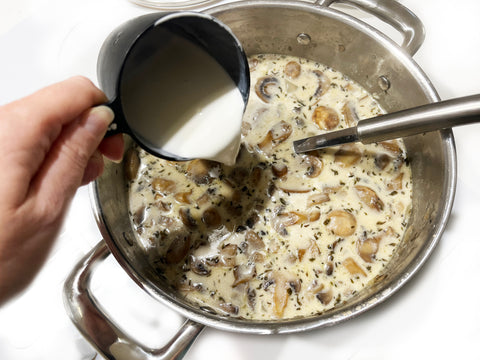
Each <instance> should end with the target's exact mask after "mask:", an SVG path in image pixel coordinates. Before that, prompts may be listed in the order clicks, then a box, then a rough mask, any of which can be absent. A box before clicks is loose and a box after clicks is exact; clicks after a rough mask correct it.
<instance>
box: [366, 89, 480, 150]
mask: <svg viewBox="0 0 480 360" xmlns="http://www.w3.org/2000/svg"><path fill="white" fill-rule="evenodd" d="M476 122H480V94H478V95H471V96H466V97H461V98H456V99H451V100H446V101H441V102H437V103H432V104H427V105H422V106H419V107H415V108H412V109H407V110H402V111H397V112H394V113H390V114H386V115H382V116H378V117H375V118H371V119H365V120H360V121H359V122H358V124H357V135H358V140H359V141H361V142H362V143H364V144H369V143H373V142H378V141H383V140H388V139H396V138H401V137H406V136H410V135H416V134H421V133H425V132H429V131H434V130H441V129H447V128H452V127H455V126H460V125H467V124H471V123H476Z"/></svg>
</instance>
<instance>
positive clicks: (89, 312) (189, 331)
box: [63, 241, 205, 360]
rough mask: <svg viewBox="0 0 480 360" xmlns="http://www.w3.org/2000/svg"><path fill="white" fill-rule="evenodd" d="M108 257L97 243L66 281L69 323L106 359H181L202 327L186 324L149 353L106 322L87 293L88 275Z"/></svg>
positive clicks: (65, 299) (64, 294) (188, 322)
mask: <svg viewBox="0 0 480 360" xmlns="http://www.w3.org/2000/svg"><path fill="white" fill-rule="evenodd" d="M108 255H110V251H109V250H108V248H107V246H106V244H105V242H104V241H100V242H99V243H98V244H97V245H96V246H95V247H94V248H93V249H92V250H91V251H90V252H89V253H88V254H86V255H85V256H84V257H83V258H82V259H81V260H80V261H79V263H78V264H77V265H76V267H75V268H74V269H73V270H72V272H71V274H70V275H69V277H68V278H67V280H66V282H65V285H64V289H63V298H64V304H65V308H66V310H67V313H68V315H69V316H70V319H71V320H72V322H73V323H74V324H75V326H76V327H77V328H78V330H79V331H80V332H81V333H82V335H83V336H84V337H85V338H86V339H87V340H88V341H89V342H90V343H91V344H92V345H93V346H94V347H95V348H96V350H97V351H98V352H99V353H100V354H101V355H102V356H103V357H105V358H106V359H111V360H126V359H129V360H147V359H148V360H153V359H155V360H166V359H171V360H180V359H182V358H183V357H184V356H185V354H186V352H187V351H188V349H189V348H190V346H191V345H192V344H193V342H194V341H195V339H196V338H197V336H198V335H199V334H200V333H201V332H202V330H203V328H204V327H205V326H204V325H202V324H199V323H196V322H194V321H191V320H186V321H185V323H184V324H183V325H182V327H181V328H180V330H178V332H177V333H176V334H175V336H174V337H173V338H172V339H171V340H170V341H169V342H168V343H167V344H166V345H165V346H163V347H162V348H160V349H150V348H148V347H146V346H144V345H142V344H139V343H137V342H136V341H135V340H133V339H132V338H131V337H130V336H128V334H125V333H124V332H123V331H122V330H121V329H120V328H119V327H118V326H116V325H115V324H114V323H113V322H112V321H111V320H110V319H109V318H108V316H107V315H106V313H105V312H104V311H102V309H101V308H100V306H99V304H98V301H97V300H96V299H95V297H94V295H93V294H92V292H91V290H90V279H91V274H92V271H93V270H94V269H95V268H96V266H97V265H98V264H99V263H100V262H101V261H103V260H105V258H106V257H107V256H108Z"/></svg>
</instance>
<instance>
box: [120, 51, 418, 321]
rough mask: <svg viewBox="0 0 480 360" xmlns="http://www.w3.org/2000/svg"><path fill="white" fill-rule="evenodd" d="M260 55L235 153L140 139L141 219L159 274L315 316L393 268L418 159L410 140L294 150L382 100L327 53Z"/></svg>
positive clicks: (258, 307) (215, 300) (216, 294)
mask: <svg viewBox="0 0 480 360" xmlns="http://www.w3.org/2000/svg"><path fill="white" fill-rule="evenodd" d="M249 61H250V69H251V83H252V88H251V94H250V100H249V104H248V106H247V109H246V112H245V115H244V117H243V124H242V146H241V150H240V152H239V155H238V157H237V160H236V163H235V165H234V166H225V165H221V164H219V163H216V162H210V161H204V160H194V161H190V162H183V163H181V162H178V163H175V162H168V161H164V160H161V159H158V158H155V157H153V156H151V155H148V154H146V153H145V152H144V151H142V150H133V151H132V152H131V153H130V154H129V156H130V158H129V159H130V160H129V161H128V162H127V163H128V164H130V165H129V166H128V167H127V174H128V176H129V178H130V180H131V181H130V189H129V191H130V209H131V214H132V216H131V220H132V225H133V227H134V228H135V230H136V232H137V234H138V236H137V240H138V245H139V246H141V247H142V248H144V250H145V251H146V252H147V254H148V256H149V258H150V260H151V262H152V264H153V265H154V266H155V268H156V269H157V270H158V274H159V276H161V277H163V278H165V279H166V280H167V281H168V283H169V284H170V286H171V287H172V288H173V289H175V290H176V291H178V292H179V293H180V294H181V295H182V296H184V297H185V298H187V299H189V300H191V301H192V302H194V303H196V304H198V305H199V306H208V307H210V308H213V309H215V311H217V312H219V313H223V314H226V315H229V316H238V317H242V318H247V319H257V320H274V319H280V318H295V317H300V316H313V315H315V314H319V313H322V312H324V311H326V310H328V309H331V308H333V307H335V306H337V305H339V304H343V303H344V302H345V301H348V299H349V298H351V297H352V296H354V295H355V294H357V293H358V292H359V291H361V290H362V289H364V288H365V287H367V286H369V284H370V283H371V282H372V281H373V280H374V279H375V278H376V277H377V276H378V275H380V274H381V273H382V270H383V269H384V267H385V266H386V264H387V263H388V261H389V260H390V259H391V257H392V254H393V253H394V251H395V249H396V247H397V245H398V244H399V242H400V241H401V239H402V237H403V233H404V231H405V227H406V223H407V222H408V217H409V212H410V206H411V187H412V182H411V181H412V180H411V171H410V167H409V165H408V162H407V161H406V153H405V148H404V145H403V142H402V141H401V140H394V141H388V142H382V143H379V144H371V145H362V144H350V145H343V146H340V147H334V148H330V149H324V150H319V151H315V152H311V153H309V154H296V153H295V152H294V150H293V145H292V143H293V140H296V139H300V138H304V137H306V136H309V135H314V134H319V133H322V132H325V131H331V130H334V129H340V128H344V127H348V126H352V125H354V124H355V123H356V121H357V119H358V118H359V119H362V118H369V117H372V116H374V115H377V114H381V113H382V110H381V108H380V107H379V105H378V104H377V103H376V101H375V100H374V99H373V98H372V96H370V95H369V94H368V93H367V92H366V91H365V90H364V89H362V88H361V87H360V86H359V85H358V84H356V83H355V82H353V81H351V80H349V79H348V78H346V77H345V76H343V75H342V74H341V73H339V72H337V71H335V70H333V69H331V68H328V67H326V66H323V65H321V64H318V63H316V62H313V61H309V60H306V59H302V58H296V57H290V56H280V55H268V54H266V55H257V56H254V57H251V58H250V59H249ZM132 159H134V160H135V161H131V160H132ZM137 161H138V162H137ZM138 163H139V165H138ZM132 164H137V165H138V166H132Z"/></svg>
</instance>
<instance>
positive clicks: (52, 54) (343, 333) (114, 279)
mask: <svg viewBox="0 0 480 360" xmlns="http://www.w3.org/2000/svg"><path fill="white" fill-rule="evenodd" d="M401 2H402V3H403V4H404V5H405V6H407V7H408V8H409V9H411V10H412V11H413V12H414V13H415V14H417V15H418V16H419V17H420V19H422V21H423V23H424V25H425V28H426V34H427V35H426V39H425V43H424V44H423V46H422V48H421V49H420V51H419V52H418V53H417V55H415V57H414V58H415V60H416V61H417V62H418V63H419V65H420V66H421V67H422V68H423V69H424V71H425V72H426V73H427V75H428V76H429V77H430V79H431V81H432V83H433V84H434V86H435V87H436V89H437V90H438V92H439V94H440V96H441V97H442V98H443V99H447V98H452V97H457V96H463V95H470V94H474V93H478V92H480V71H479V69H478V66H480V21H479V20H480V19H479V14H480V2H479V1H477V0H459V1H455V2H454V1H447V0H422V1H416V0H403V1H401ZM150 11H151V10H149V9H144V8H141V7H139V6H136V5H133V4H131V3H129V2H128V1H127V0H81V1H73V0H15V1H11V2H7V1H6V0H3V1H2V2H0V49H1V50H0V104H3V103H6V102H8V101H10V100H13V99H15V98H18V97H21V96H24V95H26V94H28V93H30V92H32V91H34V90H36V89H38V88H40V87H42V86H44V85H47V84H49V83H52V82H54V81H57V80H61V79H63V78H65V77H67V76H70V75H74V74H82V75H86V76H88V77H90V78H91V79H92V80H94V81H96V75H95V67H96V58H97V53H98V50H99V48H100V46H101V44H102V42H103V40H104V39H105V37H106V36H107V35H108V33H109V32H110V31H111V30H113V28H114V27H116V26H117V25H119V24H120V23H122V22H123V21H125V20H127V19H129V18H132V17H134V16H137V15H140V14H143V13H146V12H150ZM363 18H364V19H365V20H366V21H370V20H372V21H373V19H372V18H371V16H367V15H363ZM454 133H455V138H456V144H457V155H458V185H457V193H456V200H455V205H454V208H453V213H452V216H451V219H450V222H449V224H448V227H447V229H446V231H445V233H444V235H443V237H442V239H441V241H440V244H439V246H438V247H437V249H436V250H435V252H434V253H433V256H432V257H431V258H430V259H429V261H428V262H427V264H426V266H425V267H424V268H423V269H422V270H421V272H420V273H419V274H418V275H417V276H416V277H415V278H414V279H413V280H412V281H410V282H409V283H408V284H407V285H406V286H405V287H404V288H403V289H401V291H400V292H399V293H397V294H395V296H394V297H392V298H391V299H389V300H388V301H387V302H386V303H384V304H382V305H380V306H379V307H377V308H375V309H374V310H372V311H369V312H368V313H367V314H364V315H362V316H360V317H358V318H356V319H354V320H350V321H348V322H346V323H343V324H340V325H337V326H334V327H331V328H326V329H320V330H316V331H311V332H308V333H299V334H293V335H283V336H253V335H241V334H234V333H228V332H222V331H218V330H215V329H206V330H205V331H204V332H203V334H202V335H201V336H200V337H199V338H198V340H197V342H196V343H195V345H194V346H193V347H192V348H191V350H190V351H189V353H188V354H187V356H186V359H189V360H200V359H206V358H208V359H212V360H214V359H229V360H236V359H239V360H240V359H249V360H255V359H259V360H260V359H262V360H263V359H274V360H284V359H285V360H286V359H292V358H297V359H300V358H305V359H309V358H321V359H355V360H362V359H369V360H372V359H405V358H410V359H425V358H428V359H450V358H456V359H458V358H466V359H471V358H480V350H479V348H478V341H479V339H480V308H479V304H480V287H479V286H478V283H477V281H478V280H477V278H478V277H479V276H480V261H479V258H480V235H479V228H477V223H478V222H479V216H478V214H479V212H480V190H479V186H480V157H479V156H478V154H479V151H478V144H479V139H480V125H470V126H468V127H463V128H456V129H455V130H454ZM100 239H101V236H100V233H99V231H98V229H97V226H96V224H95V221H94V219H93V214H92V211H91V208H90V201H89V196H88V190H87V188H85V187H84V188H81V189H80V190H79V191H78V193H77V195H76V197H75V199H74V201H73V204H72V206H71V209H70V211H69V214H68V217H67V219H66V222H65V225H64V227H63V230H62V232H61V235H60V236H59V239H58V241H57V243H56V246H55V248H54V249H53V251H52V253H51V255H50V257H49V260H48V263H47V264H46V266H45V267H44V268H43V270H42V272H41V273H40V274H39V276H38V277H37V279H36V280H35V282H34V284H33V285H32V286H31V287H30V288H29V289H28V290H27V291H26V292H25V293H24V294H23V295H21V296H20V297H19V298H17V299H15V300H14V301H12V302H10V303H9V304H7V305H6V306H4V307H3V308H1V309H0V359H2V360H24V359H25V360H26V359H29V360H30V359H49V360H54V359H69V360H77V359H78V360H86V359H93V358H94V357H95V354H96V353H95V351H94V350H93V348H92V347H91V346H90V345H89V344H88V343H87V342H86V341H85V340H84V339H83V338H82V336H81V335H80V334H79V333H78V332H77V330H76V328H75V327H74V326H73V325H72V324H71V322H70V320H69V318H68V317H67V315H66V313H65V310H64V307H63V302H62V286H63V282H64V280H65V278H66V276H67V275H68V273H69V272H70V270H71V269H72V268H73V266H74V265H75V263H76V262H77V261H78V260H79V258H80V257H81V256H82V255H83V254H85V253H86V252H88V251H89V250H90V249H91V248H92V247H93V246H94V245H95V244H96V243H97V242H98V241H100ZM94 291H95V292H96V294H97V296H98V297H99V298H100V300H101V301H102V302H103V304H104V306H105V307H106V308H107V309H109V311H110V312H111V314H112V315H113V317H114V318H115V317H116V316H117V318H118V321H119V323H120V325H121V326H122V324H123V325H126V326H128V329H129V332H130V333H132V334H133V335H134V336H136V337H138V338H141V339H142V341H143V342H144V343H146V344H147V345H150V346H160V345H161V344H162V343H163V342H164V341H165V340H166V339H168V338H169V336H171V335H172V334H173V333H174V331H175V329H176V328H177V327H178V326H179V324H181V322H182V319H180V317H179V316H178V315H177V314H175V313H173V312H172V311H171V310H169V309H167V308H166V307H164V306H163V305H161V304H158V303H157V302H155V301H154V300H153V299H151V298H149V297H148V296H147V295H146V294H144V293H143V292H142V291H141V290H140V289H139V288H138V287H137V286H136V285H135V284H134V283H133V281H131V280H130V278H128V276H127V275H126V274H125V272H124V271H123V270H122V269H121V268H120V266H119V265H118V264H117V263H116V262H115V260H113V259H112V257H109V259H108V260H107V261H106V262H105V263H103V265H102V266H101V267H99V270H98V272H97V274H96V275H95V279H94Z"/></svg>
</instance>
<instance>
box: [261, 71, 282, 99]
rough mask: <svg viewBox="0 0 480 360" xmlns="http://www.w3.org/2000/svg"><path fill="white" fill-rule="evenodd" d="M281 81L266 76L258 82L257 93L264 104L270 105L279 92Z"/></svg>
mask: <svg viewBox="0 0 480 360" xmlns="http://www.w3.org/2000/svg"><path fill="white" fill-rule="evenodd" d="M278 85H279V81H278V79H277V78H275V77H273V76H265V77H262V78H260V79H258V80H257V83H256V84H255V93H256V94H257V96H258V97H259V98H260V100H262V101H263V102H266V103H269V102H270V101H272V98H273V96H274V94H275V90H277V92H278Z"/></svg>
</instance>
